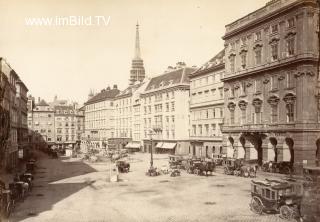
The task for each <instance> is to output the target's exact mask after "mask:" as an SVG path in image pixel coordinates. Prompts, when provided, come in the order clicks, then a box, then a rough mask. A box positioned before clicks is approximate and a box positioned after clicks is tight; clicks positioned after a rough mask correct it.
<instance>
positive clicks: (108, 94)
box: [85, 89, 120, 105]
mask: <svg viewBox="0 0 320 222" xmlns="http://www.w3.org/2000/svg"><path fill="white" fill-rule="evenodd" d="M119 93H120V90H119V89H109V90H107V89H103V90H101V92H100V93H98V94H97V95H95V96H93V97H92V98H91V99H89V100H88V101H87V102H85V105H89V104H92V103H97V102H100V101H104V100H107V99H114V98H115V97H116V96H117V95H118V94H119Z"/></svg>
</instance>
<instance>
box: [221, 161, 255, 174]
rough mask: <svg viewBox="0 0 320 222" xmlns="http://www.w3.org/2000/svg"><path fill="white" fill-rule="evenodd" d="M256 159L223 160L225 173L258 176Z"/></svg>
mask: <svg viewBox="0 0 320 222" xmlns="http://www.w3.org/2000/svg"><path fill="white" fill-rule="evenodd" d="M256 162H257V161H256V160H244V159H233V158H226V159H224V161H223V169H224V174H227V175H235V176H242V177H251V178H253V177H256V172H257V168H258V165H257V163H256Z"/></svg>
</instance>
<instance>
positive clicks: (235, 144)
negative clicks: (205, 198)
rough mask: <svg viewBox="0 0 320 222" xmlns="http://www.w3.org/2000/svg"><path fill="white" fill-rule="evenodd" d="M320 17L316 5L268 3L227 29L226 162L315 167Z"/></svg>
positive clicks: (319, 133) (308, 0)
mask: <svg viewBox="0 0 320 222" xmlns="http://www.w3.org/2000/svg"><path fill="white" fill-rule="evenodd" d="M318 13H319V10H318V8H317V3H316V1H315V0H272V1H270V2H268V3H267V4H266V5H265V6H264V7H262V8H260V9H258V10H256V11H254V12H252V13H250V14H249V15H247V16H245V17H243V18H240V19H238V20H237V21H235V22H233V23H231V24H228V25H227V26H226V33H225V35H224V37H223V39H224V40H225V52H226V65H225V66H226V73H225V76H224V78H223V81H224V84H225V89H224V90H225V123H224V127H223V137H224V138H223V141H224V144H223V146H224V149H225V152H226V153H227V155H228V156H231V157H232V156H233V157H237V158H246V159H257V160H258V162H260V163H261V162H262V161H291V163H297V164H299V163H300V164H301V163H308V164H309V163H311V164H312V163H314V161H315V159H316V158H317V157H316V153H318V154H319V146H320V118H319V117H320V116H319V112H320V102H319V90H320V88H319V70H318V59H319V51H318V48H319V45H318V32H319V29H318V21H319V20H318V19H319V17H318ZM318 158H319V156H318Z"/></svg>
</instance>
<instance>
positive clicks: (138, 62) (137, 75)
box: [129, 24, 145, 85]
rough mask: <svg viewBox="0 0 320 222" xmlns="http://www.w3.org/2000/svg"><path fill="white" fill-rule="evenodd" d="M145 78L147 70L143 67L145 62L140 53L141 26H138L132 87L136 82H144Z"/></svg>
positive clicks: (132, 70)
mask: <svg viewBox="0 0 320 222" xmlns="http://www.w3.org/2000/svg"><path fill="white" fill-rule="evenodd" d="M144 78H145V70H144V66H143V60H142V59H141V53H140V37H139V24H137V25H136V41H135V49H134V58H133V59H132V65H131V70H130V80H129V82H130V85H132V84H134V83H135V82H136V81H139V82H142V81H143V80H144Z"/></svg>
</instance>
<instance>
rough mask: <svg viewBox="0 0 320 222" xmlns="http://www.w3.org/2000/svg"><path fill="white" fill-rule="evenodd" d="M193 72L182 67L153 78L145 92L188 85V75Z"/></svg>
mask: <svg viewBox="0 0 320 222" xmlns="http://www.w3.org/2000/svg"><path fill="white" fill-rule="evenodd" d="M193 71H195V68H189V67H184V68H180V69H177V70H173V71H171V72H168V73H165V74H162V75H159V76H156V77H153V78H152V79H151V80H150V82H149V84H148V86H147V88H146V90H145V91H151V90H154V89H161V88H167V87H170V86H171V85H179V84H189V77H188V75H189V74H190V73H192V72H193Z"/></svg>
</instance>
